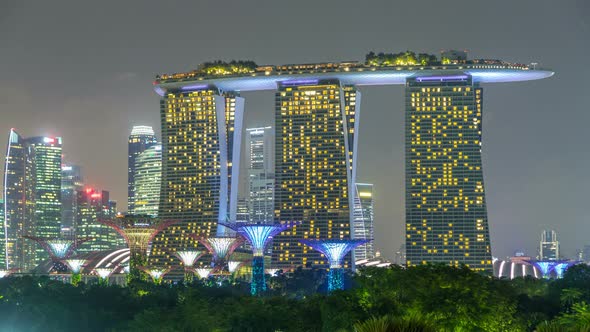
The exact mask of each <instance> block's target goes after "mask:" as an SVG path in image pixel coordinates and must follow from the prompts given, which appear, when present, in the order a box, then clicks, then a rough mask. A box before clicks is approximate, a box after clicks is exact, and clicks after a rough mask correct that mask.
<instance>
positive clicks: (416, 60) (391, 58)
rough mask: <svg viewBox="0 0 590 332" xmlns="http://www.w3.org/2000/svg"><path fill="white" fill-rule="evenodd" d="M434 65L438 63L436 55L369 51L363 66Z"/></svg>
mask: <svg viewBox="0 0 590 332" xmlns="http://www.w3.org/2000/svg"><path fill="white" fill-rule="evenodd" d="M447 60H448V59H447ZM443 62H444V61H443ZM436 63H440V61H439V60H438V58H437V57H436V55H433V54H428V53H418V54H416V53H414V52H412V51H405V52H400V53H383V52H380V53H377V54H375V52H372V51H371V52H369V53H368V54H367V55H366V56H365V64H367V65H369V66H376V67H381V66H384V67H385V66H413V65H422V66H427V65H431V64H436Z"/></svg>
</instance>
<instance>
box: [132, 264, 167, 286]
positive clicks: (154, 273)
mask: <svg viewBox="0 0 590 332" xmlns="http://www.w3.org/2000/svg"><path fill="white" fill-rule="evenodd" d="M139 268H140V269H141V270H143V271H144V272H145V273H147V274H148V275H149V276H150V277H152V281H153V282H154V284H156V285H160V284H162V278H164V276H165V275H166V273H168V272H170V268H165V269H160V268H156V267H154V268H147V267H143V266H140V267H139Z"/></svg>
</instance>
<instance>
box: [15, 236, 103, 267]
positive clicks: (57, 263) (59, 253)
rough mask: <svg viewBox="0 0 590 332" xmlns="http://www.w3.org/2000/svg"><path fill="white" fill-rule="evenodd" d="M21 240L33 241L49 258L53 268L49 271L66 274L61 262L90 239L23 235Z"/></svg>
mask: <svg viewBox="0 0 590 332" xmlns="http://www.w3.org/2000/svg"><path fill="white" fill-rule="evenodd" d="M23 238H26V239H29V240H33V241H35V242H37V243H38V244H39V245H40V246H41V247H43V249H45V251H47V253H48V254H49V257H50V258H51V261H52V262H53V266H52V268H51V270H50V271H54V272H66V271H67V270H68V269H67V266H65V265H64V264H63V263H62V261H63V260H65V259H68V258H69V257H70V256H72V254H73V253H74V250H76V248H77V247H78V246H80V245H81V244H82V243H84V242H86V241H90V240H91V239H92V238H90V237H85V238H71V239H67V238H64V239H53V238H52V239H48V238H42V237H36V236H30V235H23Z"/></svg>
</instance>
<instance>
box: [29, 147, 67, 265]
mask: <svg viewBox="0 0 590 332" xmlns="http://www.w3.org/2000/svg"><path fill="white" fill-rule="evenodd" d="M26 143H27V154H28V155H29V158H30V160H31V164H32V181H30V182H28V183H26V186H27V187H29V186H31V193H32V196H29V197H32V200H31V201H30V202H31V204H29V201H28V200H27V207H29V205H31V206H34V212H32V214H31V215H32V221H33V228H34V229H33V235H34V236H37V237H42V238H57V237H59V236H60V232H61V155H62V148H61V145H62V142H61V137H31V138H28V139H26ZM27 180H28V179H25V182H27ZM35 250H36V254H35V265H36V264H39V263H41V262H42V261H44V260H46V259H48V258H49V255H48V253H47V251H45V250H44V249H43V248H41V247H39V246H35Z"/></svg>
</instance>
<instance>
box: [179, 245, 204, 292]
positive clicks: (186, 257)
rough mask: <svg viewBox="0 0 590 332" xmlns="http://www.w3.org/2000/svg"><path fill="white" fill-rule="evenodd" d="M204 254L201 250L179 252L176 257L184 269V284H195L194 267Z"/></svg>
mask: <svg viewBox="0 0 590 332" xmlns="http://www.w3.org/2000/svg"><path fill="white" fill-rule="evenodd" d="M203 254H204V252H202V251H200V250H183V251H177V252H176V256H177V257H178V258H179V259H180V261H181V262H182V265H183V267H184V283H185V284H190V283H191V282H193V279H194V275H195V273H194V272H193V266H194V265H195V263H196V262H197V260H198V259H199V258H200V257H201V256H203Z"/></svg>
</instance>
